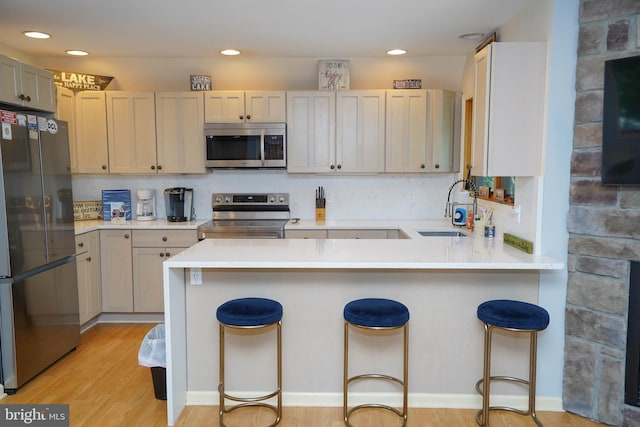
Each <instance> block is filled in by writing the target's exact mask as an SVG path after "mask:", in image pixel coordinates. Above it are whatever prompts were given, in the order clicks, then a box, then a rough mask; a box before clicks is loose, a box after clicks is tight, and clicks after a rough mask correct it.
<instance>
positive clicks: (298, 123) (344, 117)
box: [287, 90, 385, 173]
mask: <svg viewBox="0 0 640 427" xmlns="http://www.w3.org/2000/svg"><path fill="white" fill-rule="evenodd" d="M287 111H288V113H287V147H288V149H287V158H288V160H287V163H288V165H287V170H288V172H299V173H372V172H383V171H384V129H385V125H384V118H385V91H384V90H361V91H339V92H332V91H300V92H298V91H293V92H287Z"/></svg>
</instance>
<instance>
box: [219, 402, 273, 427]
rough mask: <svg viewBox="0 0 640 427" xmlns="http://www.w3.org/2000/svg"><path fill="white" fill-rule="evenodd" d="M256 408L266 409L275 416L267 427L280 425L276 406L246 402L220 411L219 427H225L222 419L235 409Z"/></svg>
mask: <svg viewBox="0 0 640 427" xmlns="http://www.w3.org/2000/svg"><path fill="white" fill-rule="evenodd" d="M256 407H260V408H265V409H268V410H270V411H273V413H274V414H275V415H276V419H275V420H274V421H273V423H271V424H269V425H268V426H267V427H274V426H276V425H278V423H280V411H278V408H277V407H276V406H274V405H269V404H268V403H261V402H248V403H241V404H239V405H235V406H231V407H230V408H227V409H224V410H221V411H220V417H219V420H220V426H221V427H226V424H225V423H224V419H223V417H222V416H223V415H224V414H228V413H230V412H233V411H235V410H237V409H243V408H256Z"/></svg>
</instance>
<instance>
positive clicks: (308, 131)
mask: <svg viewBox="0 0 640 427" xmlns="http://www.w3.org/2000/svg"><path fill="white" fill-rule="evenodd" d="M287 106H288V108H287V171H288V172H302V173H323V172H330V171H331V169H330V168H331V165H332V164H333V165H335V163H334V162H335V145H336V128H335V117H336V95H335V92H330V91H315V90H314V91H293V92H292V91H289V92H287Z"/></svg>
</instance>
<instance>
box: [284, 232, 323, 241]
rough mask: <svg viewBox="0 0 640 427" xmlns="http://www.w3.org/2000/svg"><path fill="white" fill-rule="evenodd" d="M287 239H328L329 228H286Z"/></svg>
mask: <svg viewBox="0 0 640 427" xmlns="http://www.w3.org/2000/svg"><path fill="white" fill-rule="evenodd" d="M284 237H285V238H287V239H326V238H327V230H285V231H284Z"/></svg>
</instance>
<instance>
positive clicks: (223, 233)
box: [198, 220, 286, 240]
mask: <svg viewBox="0 0 640 427" xmlns="http://www.w3.org/2000/svg"><path fill="white" fill-rule="evenodd" d="M285 223H286V221H283V220H213V221H209V222H208V223H205V224H202V225H201V226H199V227H198V240H204V239H284V224H285Z"/></svg>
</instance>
